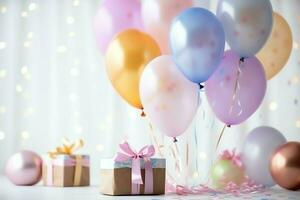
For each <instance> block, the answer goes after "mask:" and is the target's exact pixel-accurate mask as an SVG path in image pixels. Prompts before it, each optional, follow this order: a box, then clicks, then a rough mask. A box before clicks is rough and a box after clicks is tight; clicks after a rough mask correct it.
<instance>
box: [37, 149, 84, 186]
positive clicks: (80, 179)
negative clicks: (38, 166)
mask: <svg viewBox="0 0 300 200" xmlns="http://www.w3.org/2000/svg"><path fill="white" fill-rule="evenodd" d="M89 162H90V158H89V156H88V155H65V154H61V155H57V156H55V158H51V157H50V156H45V157H44V158H43V169H42V177H43V184H44V185H45V186H56V187H73V186H88V185H90V163H89Z"/></svg>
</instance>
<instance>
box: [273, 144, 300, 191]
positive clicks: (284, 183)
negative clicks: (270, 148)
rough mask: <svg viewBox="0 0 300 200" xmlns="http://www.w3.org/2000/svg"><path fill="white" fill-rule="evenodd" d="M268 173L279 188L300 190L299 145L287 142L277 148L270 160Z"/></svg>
mask: <svg viewBox="0 0 300 200" xmlns="http://www.w3.org/2000/svg"><path fill="white" fill-rule="evenodd" d="M270 171H271V174H272V177H273V179H274V181H275V182H276V183H277V184H278V185H280V186H281V187H283V188H286V189H289V190H298V189H300V143H299V142H288V143H286V144H284V145H282V146H281V147H279V148H278V149H277V150H276V151H275V153H274V154H273V156H272V158H271V160H270Z"/></svg>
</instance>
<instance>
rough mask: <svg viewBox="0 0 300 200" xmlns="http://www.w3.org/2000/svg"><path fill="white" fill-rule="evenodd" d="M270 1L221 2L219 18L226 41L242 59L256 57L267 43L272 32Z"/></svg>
mask: <svg viewBox="0 0 300 200" xmlns="http://www.w3.org/2000/svg"><path fill="white" fill-rule="evenodd" d="M272 13H273V10H272V5H271V3H270V1H269V0H220V1H219V3H218V9H217V16H218V18H219V20H220V21H221V22H222V24H223V27H224V30H225V34H226V41H227V42H228V44H229V46H230V47H231V49H232V50H234V51H235V52H237V53H238V54H239V55H240V56H241V57H252V56H254V55H255V54H256V53H257V52H258V51H259V50H260V49H261V48H262V47H263V46H264V44H265V43H266V41H267V39H268V37H269V34H270V32H271V30H272V23H273V17H272Z"/></svg>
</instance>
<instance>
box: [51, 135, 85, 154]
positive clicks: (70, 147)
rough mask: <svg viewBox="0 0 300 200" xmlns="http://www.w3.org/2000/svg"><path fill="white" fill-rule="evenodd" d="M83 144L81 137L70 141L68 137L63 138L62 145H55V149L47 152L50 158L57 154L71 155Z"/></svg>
mask: <svg viewBox="0 0 300 200" xmlns="http://www.w3.org/2000/svg"><path fill="white" fill-rule="evenodd" d="M83 145H84V142H83V140H82V139H79V140H76V141H74V142H71V141H70V140H69V139H67V138H64V139H63V146H58V147H56V148H55V150H53V151H50V152H48V154H49V156H50V157H51V158H55V157H56V156H57V155H61V154H66V155H72V154H74V152H75V151H77V150H79V149H80V148H82V147H83Z"/></svg>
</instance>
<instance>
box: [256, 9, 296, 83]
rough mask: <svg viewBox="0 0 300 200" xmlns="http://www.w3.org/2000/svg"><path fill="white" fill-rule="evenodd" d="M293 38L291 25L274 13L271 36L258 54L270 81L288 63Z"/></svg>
mask: <svg viewBox="0 0 300 200" xmlns="http://www.w3.org/2000/svg"><path fill="white" fill-rule="evenodd" d="M292 37H293V36H292V31H291V29H290V27H289V24H288V23H287V22H286V21H285V19H284V18H283V17H282V16H281V15H279V14H278V13H275V12H274V13H273V29H272V32H271V35H270V37H269V39H268V41H267V42H266V44H265V46H264V47H263V48H262V49H261V50H260V51H259V52H258V54H257V58H258V59H259V60H260V62H261V63H262V64H263V67H264V69H265V72H266V76H267V79H268V80H270V79H271V78H273V77H274V76H275V75H276V74H278V73H279V72H280V70H281V69H282V68H283V67H284V66H285V64H286V63H287V61H288V59H289V57H290V54H291V51H292V47H293V38H292Z"/></svg>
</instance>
